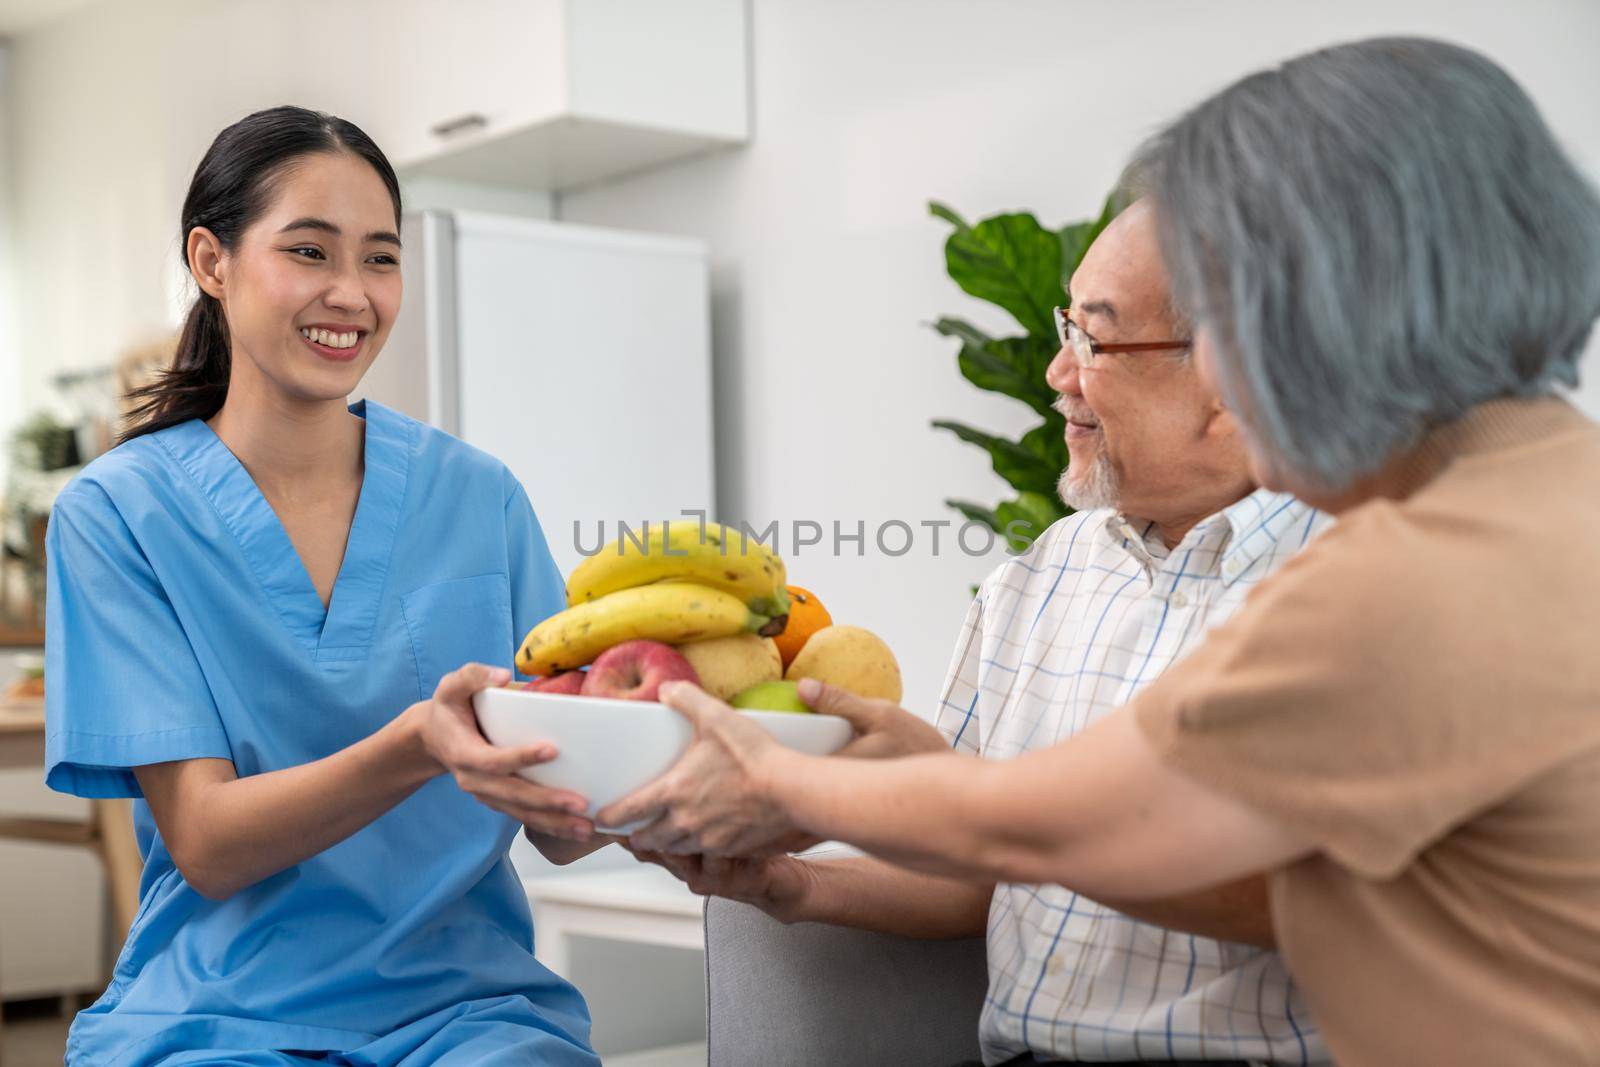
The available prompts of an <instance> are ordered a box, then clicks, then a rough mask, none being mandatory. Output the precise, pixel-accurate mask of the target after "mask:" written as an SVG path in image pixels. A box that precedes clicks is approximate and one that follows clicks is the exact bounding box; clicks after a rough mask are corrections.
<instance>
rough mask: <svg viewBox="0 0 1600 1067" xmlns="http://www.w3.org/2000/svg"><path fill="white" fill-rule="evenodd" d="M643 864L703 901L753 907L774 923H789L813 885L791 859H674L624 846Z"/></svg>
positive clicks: (800, 865)
mask: <svg viewBox="0 0 1600 1067" xmlns="http://www.w3.org/2000/svg"><path fill="white" fill-rule="evenodd" d="M623 847H624V848H626V849H627V850H628V851H629V852H632V853H633V855H634V857H635V858H636V859H638V860H640V861H641V862H643V863H653V864H655V865H656V866H658V867H665V868H666V869H667V870H669V871H671V872H672V873H673V874H674V875H676V876H677V877H678V880H679V881H681V882H683V883H684V884H685V885H687V886H688V887H689V889H690V890H691V891H693V892H695V893H697V894H699V895H700V896H703V897H724V898H726V899H728V900H738V901H743V902H744V903H746V904H753V905H755V906H756V907H758V908H760V909H761V910H762V911H764V912H766V913H767V914H768V915H770V916H772V917H773V918H774V919H777V920H778V921H779V922H784V923H792V922H796V921H798V920H799V919H800V917H801V910H802V907H803V905H804V903H805V901H806V899H807V897H808V895H809V894H810V892H811V889H812V887H813V886H814V885H815V883H816V876H815V875H814V874H813V872H812V871H811V867H810V865H809V864H807V863H806V862H805V861H804V860H798V859H795V858H794V857H793V856H762V857H759V858H755V859H739V858H733V857H726V856H674V855H671V854H670V853H666V852H646V851H641V850H639V849H635V848H634V847H633V846H632V845H628V844H626V843H625V844H624V845H623Z"/></svg>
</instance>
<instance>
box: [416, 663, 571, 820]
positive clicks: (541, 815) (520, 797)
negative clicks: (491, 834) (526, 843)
mask: <svg viewBox="0 0 1600 1067" xmlns="http://www.w3.org/2000/svg"><path fill="white" fill-rule="evenodd" d="M510 680H511V672H510V671H508V670H506V669H505V668H503V667H485V666H483V665H482V664H479V663H469V664H467V665H466V666H465V667H462V668H461V669H460V670H458V671H454V672H452V673H450V674H447V675H445V676H444V677H443V678H442V679H440V680H439V688H438V689H436V690H435V691H434V694H433V699H432V700H425V701H423V702H422V703H420V704H413V705H412V706H411V708H410V709H408V711H407V714H409V715H412V716H414V718H415V720H416V731H417V737H418V740H419V743H420V745H421V748H422V750H423V752H424V753H426V755H427V758H429V759H431V760H432V761H433V762H434V764H436V765H437V767H438V769H439V770H440V771H443V772H446V773H449V774H451V775H453V776H454V777H455V780H456V784H457V785H459V786H460V787H461V788H462V790H463V791H464V792H466V793H469V794H470V795H471V796H472V797H473V798H474V799H476V800H477V801H478V802H480V803H482V804H484V805H486V806H487V807H490V808H493V809H494V810H495V811H498V812H502V813H504V814H506V815H509V816H511V817H512V818H513V819H516V820H518V821H519V822H521V823H522V824H523V825H524V826H526V827H527V828H528V829H529V830H530V831H531V832H532V833H538V834H546V835H549V836H551V837H558V838H563V839H565V840H568V841H587V840H588V839H589V838H590V836H591V835H592V834H593V833H594V824H593V823H592V822H590V821H589V820H588V819H587V818H584V817H583V813H584V811H585V810H586V809H587V808H588V806H589V804H588V801H586V800H585V799H584V798H583V797H581V796H579V795H578V794H576V793H574V792H571V791H570V790H566V789H546V788H545V787H543V786H539V785H534V784H533V783H532V782H529V781H526V780H524V779H522V778H519V777H517V772H518V771H519V770H521V769H523V768H524V767H532V766H536V765H537V764H540V763H548V762H550V761H551V760H553V759H555V758H556V747H555V746H554V745H552V744H550V743H548V742H541V743H539V744H536V745H528V746H525V747H523V748H497V747H496V746H494V745H491V744H489V742H488V741H486V740H484V737H483V734H482V733H480V732H479V730H478V719H477V716H476V715H475V714H474V713H473V711H472V697H473V694H475V693H477V692H480V691H481V690H484V689H488V688H490V687H492V686H497V685H504V684H505V683H506V682H508V681H510Z"/></svg>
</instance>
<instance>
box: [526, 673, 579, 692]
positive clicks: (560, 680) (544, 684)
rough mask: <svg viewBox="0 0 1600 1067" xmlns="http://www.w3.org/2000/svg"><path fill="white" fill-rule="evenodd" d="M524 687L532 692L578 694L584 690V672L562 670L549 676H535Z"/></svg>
mask: <svg viewBox="0 0 1600 1067" xmlns="http://www.w3.org/2000/svg"><path fill="white" fill-rule="evenodd" d="M522 688H524V689H526V690H527V691H528V692H530V693H566V694H569V695H571V696H577V695H578V694H579V693H580V692H581V691H582V690H583V672H582V671H562V672H561V673H560V674H552V675H550V677H548V678H535V679H533V680H532V681H530V682H528V684H526V685H524V686H523V687H522Z"/></svg>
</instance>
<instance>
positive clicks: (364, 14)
mask: <svg viewBox="0 0 1600 1067" xmlns="http://www.w3.org/2000/svg"><path fill="white" fill-rule="evenodd" d="M370 6H371V5H370V4H363V3H354V2H349V0H346V2H345V3H339V4H331V5H325V6H324V7H322V8H319V11H320V12H323V13H322V14H319V16H318V18H319V19H322V20H331V21H327V24H326V33H327V34H328V36H329V37H331V38H332V39H334V40H358V41H364V42H365V46H364V47H363V48H361V49H359V52H360V53H362V54H363V55H364V58H363V59H362V60H361V61H358V62H353V63H335V64H327V65H321V66H319V67H318V68H316V69H315V71H314V77H315V80H316V81H317V82H318V85H317V94H316V95H317V97H318V98H320V99H324V100H325V101H327V103H328V104H329V105H330V106H332V107H336V108H342V109H343V110H344V111H345V112H346V113H348V114H349V116H350V117H351V118H352V119H354V120H355V121H356V122H357V123H358V124H360V125H361V126H362V127H363V128H365V129H366V130H367V132H368V133H370V134H371V135H372V136H373V138H374V139H375V140H376V141H377V142H378V143H379V144H380V145H382V146H383V148H384V150H385V152H387V153H388V154H389V157H390V159H391V160H392V161H393V162H394V164H395V166H396V167H397V169H399V170H400V171H401V172H402V174H405V175H408V176H415V175H426V176H430V177H436V178H448V179H453V180H459V181H471V182H486V183H491V184H501V185H512V186H519V187H524V188H533V189H540V190H549V191H558V190H561V189H566V188H573V187H577V186H581V185H587V184H591V183H593V182H597V181H602V180H605V179H608V178H613V177H617V176H619V175H622V174H627V173H632V172H635V171H639V170H642V169H645V168H647V167H650V166H653V165H656V164H659V163H663V162H667V161H670V160H672V159H677V158H682V157H685V156H689V155H693V154H696V153H699V152H704V151H707V150H710V149H713V148H717V147H724V146H730V145H736V144H740V143H742V142H743V141H745V140H746V139H747V137H748V134H749V90H748V83H749V78H748V68H747V37H748V31H747V10H746V5H745V0H670V2H663V0H455V2H453V3H450V4H443V3H439V2H437V0H389V2H386V3H383V4H382V5H381V8H380V9H371V10H365V9H366V8H369V7H370Z"/></svg>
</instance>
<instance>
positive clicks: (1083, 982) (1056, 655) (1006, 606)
mask: <svg viewBox="0 0 1600 1067" xmlns="http://www.w3.org/2000/svg"><path fill="white" fill-rule="evenodd" d="M1329 521H1330V520H1329V518H1328V517H1327V516H1325V515H1323V514H1322V513H1321V512H1318V511H1315V510H1313V509H1311V508H1309V507H1307V506H1306V505H1304V504H1301V503H1299V502H1297V501H1296V500H1294V499H1293V498H1292V497H1289V496H1286V495H1284V494H1281V493H1271V492H1267V491H1266V490H1258V491H1256V492H1255V493H1252V494H1251V495H1250V496H1247V497H1245V498H1244V499H1242V500H1240V501H1238V502H1237V503H1235V504H1233V505H1231V506H1229V507H1228V508H1226V509H1224V510H1223V511H1221V512H1218V513H1217V514H1215V515H1212V516H1210V517H1209V518H1207V519H1205V520H1204V521H1202V522H1201V523H1199V524H1198V525H1197V526H1195V528H1194V529H1193V530H1191V531H1189V534H1188V535H1187V536H1186V537H1185V538H1184V539H1183V542H1182V543H1181V544H1179V545H1178V546H1177V547H1176V548H1174V549H1172V550H1171V551H1168V550H1167V548H1166V546H1165V545H1164V544H1163V543H1162V541H1161V538H1160V536H1159V534H1158V533H1157V532H1156V530H1155V529H1154V526H1153V524H1150V523H1144V522H1140V521H1138V520H1130V519H1127V518H1125V517H1123V516H1120V515H1117V514H1115V513H1113V512H1111V511H1108V510H1099V511H1090V512H1079V513H1077V514H1074V515H1070V516H1068V517H1067V518H1065V519H1062V520H1061V521H1060V522H1058V523H1056V524H1055V525H1053V526H1051V527H1050V529H1049V530H1047V531H1045V533H1044V534H1043V535H1042V536H1041V537H1040V538H1039V539H1038V540H1037V541H1036V542H1035V543H1034V544H1033V545H1032V546H1031V547H1030V548H1029V549H1028V551H1027V552H1026V553H1024V554H1022V555H1020V556H1017V557H1015V558H1013V559H1010V560H1007V561H1006V562H1005V563H1004V564H1002V565H1001V566H1000V567H998V568H996V569H995V571H994V572H993V573H991V574H990V575H989V577H988V579H987V580H986V581H985V582H984V583H983V586H982V588H981V589H980V590H979V593H978V597H977V599H976V600H974V602H973V604H972V607H971V609H970V610H969V611H968V613H967V619H966V623H965V625H964V626H963V628H962V632H961V638H960V641H959V642H958V643H957V645H956V653H955V658H954V661H953V663H952V664H951V670H950V676H949V678H948V679H947V681H946V683H945V687H944V695H943V697H942V698H941V701H940V706H939V710H938V717H937V719H936V723H937V725H938V727H939V728H940V729H941V730H942V731H943V732H944V733H945V735H946V736H947V737H949V738H950V739H951V742H952V744H953V745H954V746H955V747H956V748H957V749H959V750H962V751H966V752H970V753H975V754H978V755H982V756H984V757H986V758H989V759H1011V758H1013V757H1015V756H1017V755H1020V754H1021V753H1023V752H1028V751H1031V750H1033V749H1039V748H1044V747H1046V746H1049V745H1052V744H1055V743H1056V742H1058V741H1061V740H1063V739H1065V738H1067V737H1070V736H1072V735H1073V734H1076V733H1077V732H1078V731H1080V730H1082V729H1083V728H1084V727H1086V726H1088V725H1089V724H1090V723H1091V722H1093V721H1094V720H1095V719H1097V718H1098V717H1100V716H1102V715H1104V714H1106V713H1107V712H1110V711H1113V710H1115V709H1116V708H1119V707H1121V706H1122V705H1124V704H1126V703H1127V702H1128V700H1129V699H1130V698H1131V697H1132V696H1133V695H1134V694H1135V693H1136V692H1138V690H1139V688H1140V687H1141V686H1142V685H1144V684H1145V683H1146V682H1148V681H1150V680H1151V679H1152V678H1155V677H1156V676H1157V675H1159V674H1160V673H1161V672H1162V671H1163V670H1165V669H1166V667H1167V665H1168V664H1171V663H1173V662H1175V661H1176V660H1177V659H1178V658H1179V657H1181V656H1183V655H1184V654H1185V653H1187V652H1189V651H1190V650H1191V649H1193V648H1195V647H1197V646H1198V645H1199V644H1200V642H1201V640H1202V639H1203V637H1204V635H1205V632H1206V630H1207V629H1209V628H1210V627H1212V626H1215V625H1216V624H1217V623H1219V622H1221V621H1223V620H1224V619H1226V618H1227V617H1228V616H1229V615H1231V614H1232V613H1233V612H1234V611H1235V610H1237V609H1238V607H1239V605H1240V604H1242V603H1243V602H1244V599H1245V597H1246V595H1248V593H1249V592H1250V589H1251V587H1252V586H1254V585H1255V583H1256V582H1259V581H1260V580H1261V579H1262V578H1265V577H1266V576H1267V575H1269V574H1271V573H1272V572H1273V571H1274V570H1276V569H1277V567H1278V566H1279V565H1280V564H1281V563H1283V561H1284V560H1286V559H1288V558H1289V556H1291V555H1292V554H1293V553H1295V552H1296V551H1298V550H1299V549H1300V547H1301V546H1302V545H1304V544H1305V543H1306V542H1307V541H1308V540H1310V539H1311V537H1312V536H1314V535H1315V534H1316V533H1317V532H1318V531H1320V530H1321V529H1322V528H1323V527H1324V526H1325V525H1327V524H1328V522H1329ZM988 937H989V994H988V997H987V999H986V1001H985V1003H984V1010H983V1019H982V1023H981V1027H980V1029H981V1037H982V1042H983V1052H984V1059H985V1062H987V1063H999V1062H1001V1061H1004V1060H1006V1059H1009V1058H1011V1057H1013V1056H1016V1055H1018V1054H1020V1053H1022V1052H1024V1051H1031V1052H1033V1053H1035V1054H1037V1055H1039V1056H1040V1057H1041V1058H1052V1059H1065V1060H1085V1061H1093V1060H1162V1059H1235V1060H1239V1059H1245V1060H1258V1061H1268V1062H1272V1063H1283V1064H1313V1063H1326V1062H1329V1061H1328V1058H1327V1054H1326V1053H1325V1052H1324V1051H1323V1048H1322V1044H1321V1042H1320V1040H1319V1039H1318V1037H1317V1033H1316V1030H1315V1027H1314V1025H1313V1024H1312V1023H1311V1021H1310V1018H1309V1015H1308V1013H1307V1012H1306V1009H1305V1007H1304V1006H1303V1004H1302V1002H1301V1000H1300V998H1299V996H1298V994H1297V993H1296V992H1295V990H1294V987H1293V985H1292V984H1291V982H1290V980H1289V976H1288V974H1287V972H1286V971H1285V970H1284V967H1283V964H1282V962H1281V960H1280V959H1279V958H1278V956H1277V954H1276V953H1272V952H1264V951H1262V950H1260V949H1257V948H1253V947H1251V946H1248V945H1239V944H1231V943H1227V942H1219V941H1212V940H1209V939H1207V938H1203V937H1194V936H1191V935H1189V934H1180V933H1175V932H1173V931H1170V930H1165V929H1163V928H1161V927H1159V926H1153V925H1151V924H1148V923H1144V922H1139V921H1137V920H1134V919H1130V918H1128V917H1127V916H1125V915H1122V914H1120V913H1118V912H1116V911H1114V910H1112V909H1111V908H1107V907H1103V906H1101V905H1099V904H1096V903H1095V902H1094V901H1091V900H1089V899H1087V898H1085V897H1081V896H1079V895H1078V894H1076V893H1073V892H1070V891H1069V890H1066V889H1063V888H1061V887H1060V886H1053V885H1043V886H1041V885H1010V884H1003V885H1000V886H999V887H997V889H996V890H995V895H994V900H993V902H992V903H991V905H990V909H989V935H988Z"/></svg>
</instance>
